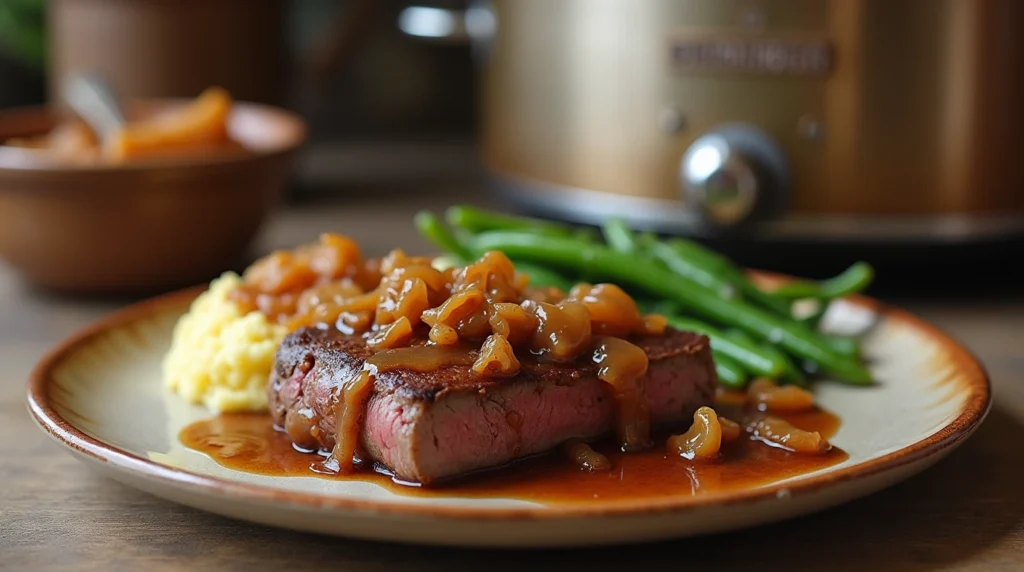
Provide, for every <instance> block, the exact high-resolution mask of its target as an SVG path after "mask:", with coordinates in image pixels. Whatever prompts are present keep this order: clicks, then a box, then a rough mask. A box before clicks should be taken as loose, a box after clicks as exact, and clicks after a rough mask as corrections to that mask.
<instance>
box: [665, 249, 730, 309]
mask: <svg viewBox="0 0 1024 572" xmlns="http://www.w3.org/2000/svg"><path fill="white" fill-rule="evenodd" d="M647 250H648V252H650V253H651V254H652V255H654V257H655V258H657V259H658V260H660V261H661V262H662V263H663V264H664V265H665V266H666V267H668V269H669V270H671V271H672V272H674V273H675V274H678V275H679V276H682V277H683V278H687V279H689V280H692V281H694V282H696V283H697V284H700V285H701V286H703V287H705V288H707V289H708V290H710V291H712V292H714V293H716V294H718V295H719V296H721V297H722V298H725V299H727V300H735V299H737V298H738V296H737V291H736V288H735V287H734V286H733V284H731V283H730V282H729V281H727V280H725V279H724V278H723V277H722V276H720V275H718V274H716V273H714V272H712V271H710V270H709V269H708V268H707V267H705V266H704V265H703V264H696V263H694V261H693V260H691V259H689V258H687V257H685V256H682V255H681V254H680V253H679V252H678V251H677V250H676V249H674V248H672V246H670V245H669V244H668V243H665V242H660V241H655V242H652V243H650V244H648V245H647Z"/></svg>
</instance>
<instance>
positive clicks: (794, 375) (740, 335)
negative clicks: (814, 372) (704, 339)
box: [723, 328, 807, 385]
mask: <svg viewBox="0 0 1024 572" xmlns="http://www.w3.org/2000/svg"><path fill="white" fill-rule="evenodd" d="M723 333H724V334H725V336H726V337H728V338H729V339H731V340H733V341H735V342H738V343H746V344H750V345H752V346H754V347H756V348H758V349H760V350H761V351H762V352H764V354H765V355H766V356H768V357H769V358H771V359H772V360H773V361H775V362H778V363H781V364H783V365H782V374H781V375H779V381H789V382H792V383H795V384H797V385H806V384H807V378H806V376H805V375H804V372H802V371H801V370H800V368H799V367H798V366H797V365H796V364H795V363H793V360H791V359H789V356H787V355H786V354H785V353H783V352H781V351H779V350H778V348H776V347H775V346H773V345H771V344H768V343H758V341H757V340H755V339H754V338H752V337H751V336H750V335H749V334H747V333H746V332H744V331H743V330H738V329H735V328H730V329H728V330H725V331H724V332H723Z"/></svg>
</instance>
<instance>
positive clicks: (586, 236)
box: [572, 226, 601, 242]
mask: <svg viewBox="0 0 1024 572" xmlns="http://www.w3.org/2000/svg"><path fill="white" fill-rule="evenodd" d="M572 237H573V238H575V239H577V240H581V241H583V242H597V241H598V239H600V238H601V233H599V232H597V229H595V228H593V227H590V226H581V227H579V228H578V229H575V230H573V232H572Z"/></svg>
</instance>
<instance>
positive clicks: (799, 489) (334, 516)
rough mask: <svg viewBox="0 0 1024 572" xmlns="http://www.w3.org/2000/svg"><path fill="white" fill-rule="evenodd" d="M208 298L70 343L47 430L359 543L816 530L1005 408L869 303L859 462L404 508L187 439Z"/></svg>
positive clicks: (968, 370)
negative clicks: (745, 485) (742, 484)
mask: <svg viewBox="0 0 1024 572" xmlns="http://www.w3.org/2000/svg"><path fill="white" fill-rule="evenodd" d="M200 291H201V289H193V290H190V291H184V292H179V293H174V294H170V295H166V296H163V297H159V298H155V299H152V300H148V301H145V302H141V303H139V304H136V305H133V306H129V307H127V308H125V309H123V310H121V311H119V312H117V313H115V314H113V315H111V316H109V317H107V318H106V319H103V320H101V321H99V322H98V323H96V324H94V325H92V326H90V327H88V328H86V329H84V330H83V331H81V332H79V333H78V334H76V335H74V336H73V337H71V338H70V339H69V340H67V341H65V342H64V343H62V344H61V345H60V346H58V347H57V348H56V349H54V350H53V351H52V352H51V353H50V354H49V355H48V356H46V357H45V358H44V359H43V360H42V361H41V362H40V363H39V364H38V365H37V367H36V369H35V371H34V372H33V375H32V379H31V381H30V384H29V390H28V404H29V409H30V411H31V413H32V415H33V417H34V418H35V420H36V422H37V423H38V424H39V426H40V427H42V429H43V430H45V431H46V432H47V433H48V434H49V435H50V436H51V437H53V438H54V439H55V440H56V441H57V442H58V443H60V444H61V445H62V446H64V447H65V448H66V449H67V450H68V451H70V452H71V453H73V454H74V455H75V456H77V457H78V458H79V459H80V460H82V461H83V462H84V463H86V464H87V465H90V466H92V467H93V468H95V469H97V470H98V471H99V472H101V473H102V474H104V475H107V476H109V477H111V478H113V479H115V480H117V481H120V482H122V483H124V484H126V485H129V486H131V487H135V488H137V489H140V490H143V491H146V492H148V493H151V494H154V495H157V496H159V497H163V498H165V499H168V500H171V501H174V502H177V503H181V504H185V505H189V506H192V507H195V508H198V509H201V510H205V511H210V512H214V513H219V514H222V515H226V516H229V517H233V518H237V519H243V520H247V521H252V522H257V523H263V524H267V525H271V526H277V527H283V528H290V529H296V530H303V531H310V532H318V533H325V534H332V535H339V536H346V537H353V538H363V539H373V540H385V541H395V542H406V543H421V544H441V545H457V546H491V547H498V546H504V547H544V546H583V545H594V544H612V543H632V542H640V541H651V540H659V539H667V538H674V537H683V536H693V535H700V534H710V533H716V532H721V531H726V530H732V529H737V528H743V527H749V526H755V525H759V524H765V523H769V522H773V521H779V520H783V519H787V518H792V517H797V516H800V515H805V514H808V513H812V512H815V511H819V510H822V509H826V508H828V507H832V506H835V505H838V504H840V503H844V502H847V501H851V500H853V499H856V498H858V497H862V496H864V495H868V494H870V493H873V492H875V491H878V490H880V489H882V488H885V487H888V486H890V485H893V484H895V483H897V482H899V481H902V480H904V479H906V478H908V477H911V476H912V475H914V474H916V473H918V472H920V471H922V470H924V469H926V468H928V467H929V466H931V465H932V464H933V463H935V462H936V461H938V460H939V459H941V458H942V457H944V456H945V455H947V454H949V453H950V452H951V451H952V450H954V449H955V448H956V447H957V446H958V445H960V444H961V443H962V442H963V441H964V439H966V438H967V437H968V436H969V435H971V434H972V433H973V432H974V430H975V429H977V427H978V425H979V424H980V423H981V422H982V420H983V419H984V418H985V416H986V414H987V413H988V411H989V408H990V406H991V399H990V386H989V381H988V377H987V375H986V372H985V370H984V368H983V367H982V366H981V365H980V364H979V363H978V361H977V360H976V359H975V358H974V357H973V356H972V355H971V354H970V352H968V351H967V350H966V349H964V348H963V347H962V346H961V345H959V344H958V343H956V342H955V341H953V340H952V339H950V338H949V337H948V336H947V335H945V334H944V333H942V332H940V331H939V330H938V329H936V328H935V327H933V326H931V325H930V324H928V323H926V322H924V321H923V320H921V319H919V318H917V317H915V316H913V315H911V314H909V313H907V312H905V311H903V310H901V309H899V308H894V307H889V306H885V305H883V304H881V303H879V302H877V301H875V300H872V299H869V298H863V297H858V298H853V299H851V300H849V301H842V302H839V303H836V304H834V305H833V308H832V310H830V312H829V314H828V315H827V316H826V326H827V327H828V328H829V329H832V330H835V331H843V330H845V331H853V330H858V329H863V328H866V333H865V334H864V335H865V337H864V342H863V348H864V354H865V356H866V358H867V359H868V360H869V362H870V364H871V365H870V367H871V369H872V371H873V373H874V374H875V376H876V377H877V379H878V380H879V384H878V385H877V386H875V387H870V388H858V387H850V386H844V385H841V384H837V383H829V382H823V383H821V384H819V385H818V386H817V387H816V389H815V391H816V393H817V400H818V402H819V403H820V404H821V405H822V406H823V407H824V408H826V409H828V410H830V411H832V412H834V413H836V414H837V415H838V416H839V417H840V418H841V419H842V425H841V426H840V429H839V431H838V433H836V435H835V436H834V438H833V439H832V443H833V444H835V445H836V446H838V447H840V448H842V449H843V450H844V451H846V452H847V453H848V454H849V457H848V458H847V459H846V460H845V461H843V462H842V463H840V464H837V465H833V466H831V467H828V468H826V469H822V470H819V471H817V472H814V473H810V474H805V475H801V476H798V477H793V478H790V479H788V480H782V481H778V482H775V483H771V484H766V485H762V486H758V487H754V488H750V489H742V490H740V491H731V492H725V493H720V494H710V493H709V494H695V495H685V496H669V497H666V498H664V499H658V500H657V501H645V502H625V503H623V502H610V501H594V502H593V503H583V504H576V505H564V504H541V503H536V502H527V501H522V500H516V499H497V498H493V499H482V498H456V497H452V498H433V497H430V498H426V497H410V496H404V495H397V494H395V493H393V492H391V491H389V490H387V489H385V488H383V487H380V486H378V485H375V484H372V483H367V482H352V481H340V480H332V479H323V478H317V477H309V478H307V477H272V476H263V475H256V474H250V473H245V472H239V471H234V470H231V469H228V468H225V467H223V466H221V465H219V464H217V463H215V462H214V461H212V460H211V459H210V458H208V457H206V456H205V455H203V454H202V453H199V452H196V451H193V450H190V449H186V448H185V447H183V446H182V445H181V444H180V443H179V442H178V439H177V435H178V433H179V431H180V430H181V429H182V428H183V427H184V426H185V425H187V424H189V423H191V422H194V421H197V420H200V419H204V418H209V417H210V416H211V414H210V413H209V412H208V411H206V410H205V409H203V408H201V407H198V406H193V405H189V404H187V403H185V402H183V401H182V400H181V399H179V398H177V397H176V396H174V395H171V394H168V393H166V392H165V390H164V389H163V384H162V383H161V378H160V375H161V373H160V363H161V360H162V357H163V355H164V353H165V352H166V351H167V349H168V347H169V344H170V339H171V332H172V328H173V326H174V323H175V321H176V320H177V319H178V317H179V316H180V315H181V314H182V313H184V312H185V311H186V310H187V308H188V305H189V303H190V302H191V301H192V300H193V299H194V297H195V296H196V295H198V293H199V292H200Z"/></svg>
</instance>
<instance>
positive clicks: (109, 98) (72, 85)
mask: <svg viewBox="0 0 1024 572" xmlns="http://www.w3.org/2000/svg"><path fill="white" fill-rule="evenodd" d="M63 97H64V101H65V103H67V104H68V106H69V107H70V108H71V109H72V110H74V111H75V113H77V114H78V116H79V117H81V118H82V120H83V121H85V122H86V123H88V124H89V127H91V128H92V130H93V132H95V133H96V136H97V137H98V138H99V139H100V141H101V142H103V143H105V142H106V141H107V140H108V139H109V137H110V136H111V135H112V134H113V133H115V132H116V131H117V130H119V129H121V128H122V127H124V125H125V123H126V122H127V121H126V119H125V116H124V112H123V111H122V109H121V104H120V101H119V100H118V98H117V95H116V94H115V93H114V90H113V89H111V87H110V85H109V84H107V82H106V81H104V80H103V78H101V77H100V76H98V75H93V74H78V75H75V76H72V77H71V78H70V79H69V80H68V82H67V84H66V85H65V86H64V93H63Z"/></svg>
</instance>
